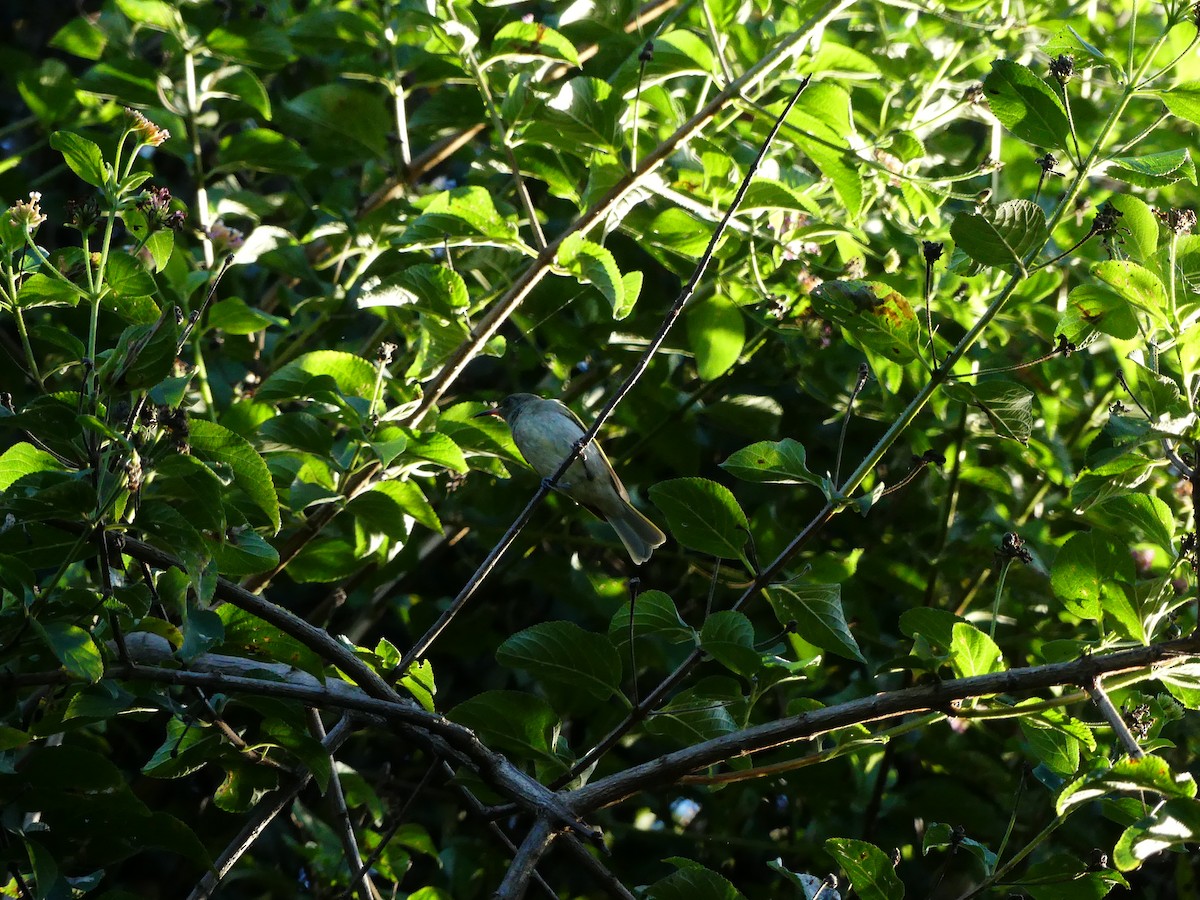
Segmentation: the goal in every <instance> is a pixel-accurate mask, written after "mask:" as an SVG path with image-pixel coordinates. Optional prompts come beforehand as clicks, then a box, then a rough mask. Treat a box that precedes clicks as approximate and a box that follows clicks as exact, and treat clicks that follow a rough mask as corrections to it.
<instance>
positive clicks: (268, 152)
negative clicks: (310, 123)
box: [215, 128, 317, 177]
mask: <svg viewBox="0 0 1200 900" xmlns="http://www.w3.org/2000/svg"><path fill="white" fill-rule="evenodd" d="M316 167H317V163H316V162H314V161H313V158H312V157H311V156H309V155H308V153H307V151H305V149H304V148H303V147H302V146H300V144H299V143H297V142H296V141H294V140H292V139H291V138H289V137H285V136H284V135H282V134H280V133H279V132H277V131H272V130H271V129H269V128H249V129H247V130H245V131H239V132H236V133H235V134H231V135H227V136H226V137H223V138H222V139H221V144H220V148H219V150H218V151H217V165H216V167H215V171H228V172H238V171H252V172H278V173H280V174H283V175H292V176H297V177H298V176H301V175H304V174H305V173H307V172H309V171H311V170H312V169H315V168H316Z"/></svg>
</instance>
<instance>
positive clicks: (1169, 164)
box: [1104, 149, 1196, 188]
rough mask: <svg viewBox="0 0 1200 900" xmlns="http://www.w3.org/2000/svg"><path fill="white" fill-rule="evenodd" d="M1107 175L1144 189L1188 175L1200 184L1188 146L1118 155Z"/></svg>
mask: <svg viewBox="0 0 1200 900" xmlns="http://www.w3.org/2000/svg"><path fill="white" fill-rule="evenodd" d="M1104 174H1105V175H1107V176H1108V177H1110V178H1119V179H1121V180H1122V181H1128V182H1129V183H1130V184H1132V185H1134V186H1136V187H1143V188H1153V187H1166V186H1167V185H1169V184H1174V183H1175V182H1177V181H1180V180H1182V179H1184V178H1186V179H1187V180H1188V181H1190V182H1191V183H1192V184H1195V183H1196V166H1195V164H1194V163H1193V162H1192V157H1191V154H1190V153H1189V152H1188V151H1187V150H1186V149H1181V150H1164V151H1163V152H1162V153H1147V154H1144V155H1142V156H1118V157H1114V158H1113V160H1112V165H1110V166H1109V167H1108V168H1107V169H1106V170H1105V172H1104Z"/></svg>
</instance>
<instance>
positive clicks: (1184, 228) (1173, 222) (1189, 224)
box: [1154, 209, 1196, 234]
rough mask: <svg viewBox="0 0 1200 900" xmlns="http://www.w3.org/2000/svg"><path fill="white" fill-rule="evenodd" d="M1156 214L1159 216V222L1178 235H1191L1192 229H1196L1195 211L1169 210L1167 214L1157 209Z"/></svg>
mask: <svg viewBox="0 0 1200 900" xmlns="http://www.w3.org/2000/svg"><path fill="white" fill-rule="evenodd" d="M1154 214H1155V215H1156V216H1158V218H1159V221H1161V222H1162V223H1163V224H1164V225H1166V226H1167V227H1168V228H1169V229H1171V230H1172V231H1173V232H1175V233H1176V234H1190V233H1191V231H1192V229H1193V228H1195V227H1196V212H1195V210H1191V209H1168V210H1167V211H1166V212H1163V211H1162V210H1161V209H1156V210H1155V211H1154Z"/></svg>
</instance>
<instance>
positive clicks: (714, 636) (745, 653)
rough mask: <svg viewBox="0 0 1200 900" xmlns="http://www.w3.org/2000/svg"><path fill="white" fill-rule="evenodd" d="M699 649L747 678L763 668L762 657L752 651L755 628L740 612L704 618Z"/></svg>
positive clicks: (714, 614)
mask: <svg viewBox="0 0 1200 900" xmlns="http://www.w3.org/2000/svg"><path fill="white" fill-rule="evenodd" d="M700 647H701V649H702V650H704V651H705V652H706V653H708V654H709V655H711V656H712V657H713V659H715V660H717V662H719V663H721V665H723V666H725V667H726V668H727V669H730V670H732V671H734V672H736V673H737V674H739V675H744V676H747V677H749V676H751V675H753V674H754V673H755V672H757V671H758V670H759V669H761V668H762V656H760V655H759V653H758V651H757V650H755V649H754V626H753V625H751V624H750V620H749V619H748V618H746V617H745V616H744V615H743V614H742V613H740V612H735V611H733V610H729V609H726V610H721V611H720V612H715V613H713V614H712V615H710V616H709V617H708V618H707V619H705V620H704V625H703V627H702V628H701V629H700Z"/></svg>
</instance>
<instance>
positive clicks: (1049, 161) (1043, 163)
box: [1034, 153, 1062, 176]
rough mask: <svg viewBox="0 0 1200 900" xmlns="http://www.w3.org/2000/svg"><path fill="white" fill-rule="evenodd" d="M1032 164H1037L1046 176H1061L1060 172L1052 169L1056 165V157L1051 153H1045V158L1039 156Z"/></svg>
mask: <svg viewBox="0 0 1200 900" xmlns="http://www.w3.org/2000/svg"><path fill="white" fill-rule="evenodd" d="M1034 162H1035V163H1037V164H1038V165H1039V166H1040V167H1041V169H1042V171H1043V172H1045V173H1046V174H1047V175H1059V176H1061V175H1062V172H1058V171H1055V169H1054V167H1055V166H1057V165H1058V157H1056V156H1055V155H1054V154H1053V153H1047V154H1046V155H1045V156H1039V157H1038V158H1037V159H1035V160H1034Z"/></svg>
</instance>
